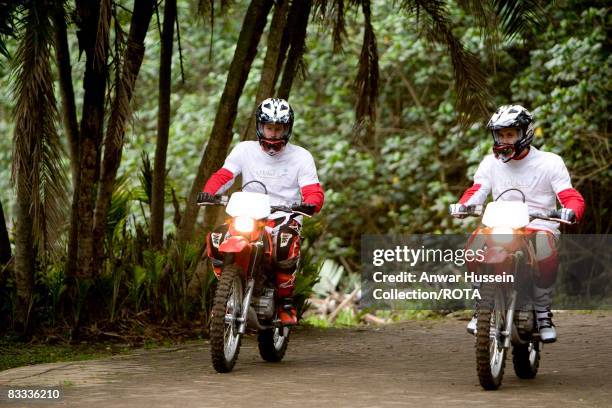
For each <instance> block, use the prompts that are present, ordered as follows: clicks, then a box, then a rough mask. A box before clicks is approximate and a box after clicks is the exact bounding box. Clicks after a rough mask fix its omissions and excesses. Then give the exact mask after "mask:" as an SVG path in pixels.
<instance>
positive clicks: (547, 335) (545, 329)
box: [536, 308, 557, 343]
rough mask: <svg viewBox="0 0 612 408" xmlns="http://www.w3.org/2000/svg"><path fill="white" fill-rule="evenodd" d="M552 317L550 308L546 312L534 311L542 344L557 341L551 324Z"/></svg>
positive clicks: (555, 331)
mask: <svg viewBox="0 0 612 408" xmlns="http://www.w3.org/2000/svg"><path fill="white" fill-rule="evenodd" d="M552 316H553V314H552V312H551V311H550V308H549V309H546V310H536V319H537V322H538V330H539V331H540V339H541V340H542V343H554V342H555V341H557V330H556V329H555V325H554V324H553V322H552Z"/></svg>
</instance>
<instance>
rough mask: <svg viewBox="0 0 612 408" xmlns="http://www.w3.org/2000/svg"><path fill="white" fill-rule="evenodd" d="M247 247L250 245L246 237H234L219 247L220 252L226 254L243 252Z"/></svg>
mask: <svg viewBox="0 0 612 408" xmlns="http://www.w3.org/2000/svg"><path fill="white" fill-rule="evenodd" d="M247 246H249V243H248V241H247V240H246V239H245V238H244V237H241V236H233V237H229V238H228V239H226V240H225V241H223V242H222V243H221V245H219V251H220V252H224V253H226V254H227V253H231V252H233V253H238V252H242V251H243V250H244V248H246V247H247Z"/></svg>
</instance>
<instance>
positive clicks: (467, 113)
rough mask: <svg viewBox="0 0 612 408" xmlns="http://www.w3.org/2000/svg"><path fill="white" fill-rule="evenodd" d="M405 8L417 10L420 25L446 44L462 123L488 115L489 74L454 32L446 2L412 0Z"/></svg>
mask: <svg viewBox="0 0 612 408" xmlns="http://www.w3.org/2000/svg"><path fill="white" fill-rule="evenodd" d="M401 6H402V8H404V9H405V10H406V11H408V12H411V13H416V15H417V18H418V19H419V21H421V25H422V26H424V29H425V30H426V32H427V36H428V38H429V39H430V41H432V42H436V43H439V44H443V45H445V46H446V48H447V49H448V52H449V54H450V57H451V62H452V64H453V73H454V77H455V91H456V93H457V102H456V106H457V109H458V110H459V112H460V113H461V116H460V121H461V123H462V124H463V125H466V124H467V123H469V122H471V121H474V120H476V119H477V118H481V117H484V116H486V115H487V113H488V109H487V104H488V101H489V100H490V93H489V88H488V85H487V76H486V74H485V71H484V70H483V68H482V65H481V62H480V60H479V58H478V57H477V56H476V55H475V54H474V53H472V52H470V51H469V50H466V49H465V48H464V47H463V44H461V41H459V39H458V38H457V37H455V35H454V34H453V32H452V27H451V23H450V21H449V18H448V15H449V13H448V10H447V8H446V4H445V2H443V1H440V0H409V1H403V2H402V5H401Z"/></svg>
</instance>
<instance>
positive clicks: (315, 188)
mask: <svg viewBox="0 0 612 408" xmlns="http://www.w3.org/2000/svg"><path fill="white" fill-rule="evenodd" d="M301 192H302V202H304V203H306V204H314V206H315V211H316V212H319V211H321V208H323V202H324V201H325V194H324V193H323V188H321V184H319V183H316V184H309V185H307V186H304V187H302V188H301Z"/></svg>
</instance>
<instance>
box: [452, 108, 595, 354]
mask: <svg viewBox="0 0 612 408" xmlns="http://www.w3.org/2000/svg"><path fill="white" fill-rule="evenodd" d="M487 128H488V129H490V130H491V134H492V136H493V154H491V155H488V156H486V157H485V158H484V159H483V161H482V162H481V163H480V165H479V166H478V170H477V171H476V174H475V175H474V185H473V186H472V187H470V188H469V189H467V190H466V191H465V193H464V194H463V195H462V197H461V199H460V200H459V203H457V204H452V205H451V206H450V213H451V215H453V216H455V217H458V218H462V217H464V216H465V206H467V205H473V204H483V203H484V202H485V200H486V199H487V197H488V195H489V193H492V195H493V196H494V197H497V196H498V195H499V194H501V193H502V192H503V191H504V190H507V189H510V188H516V189H519V190H521V191H522V192H523V193H525V198H526V203H527V204H528V206H529V208H530V209H535V210H555V209H556V208H557V200H559V202H560V203H561V205H562V208H561V210H560V214H561V218H562V219H564V220H567V221H579V220H580V219H581V218H582V215H583V213H584V209H585V205H584V199H583V198H582V195H580V193H579V192H578V191H576V190H575V189H574V188H573V187H572V183H571V180H570V175H569V173H568V171H567V168H566V167H565V164H564V163H563V159H562V158H561V157H559V156H557V155H556V154H554V153H549V152H542V151H540V150H538V149H536V148H535V147H533V146H531V141H532V140H533V136H534V129H535V128H534V124H533V117H532V115H531V113H529V111H528V110H527V109H525V108H524V107H522V106H520V105H504V106H501V107H500V108H499V109H497V111H496V112H495V113H494V114H493V116H492V117H491V120H489V123H488V124H487ZM521 199H522V196H521V195H520V193H519V192H517V191H510V192H508V193H506V194H504V195H503V196H502V197H501V198H500V200H512V201H514V200H521ZM558 228H559V224H558V223H555V222H552V221H544V220H539V219H536V220H534V221H532V222H531V223H530V224H529V225H528V227H527V230H528V231H529V232H530V233H532V234H535V242H536V258H537V261H538V269H539V271H540V276H539V279H537V280H536V281H535V282H534V288H533V289H534V306H535V311H536V318H537V323H538V329H539V331H540V337H541V339H542V341H543V342H545V343H552V342H554V341H556V339H557V332H556V330H555V326H554V324H553V322H552V313H551V311H550V310H551V304H552V295H553V288H554V284H555V280H556V276H557V269H558V265H559V264H558V259H557V248H556V241H557V239H558V236H559V234H560V232H559V229H558ZM473 239H474V237H472V240H473ZM467 330H468V332H469V333H472V334H474V333H475V332H476V315H474V317H473V318H472V320H471V321H470V322H469V323H468V326H467Z"/></svg>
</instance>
